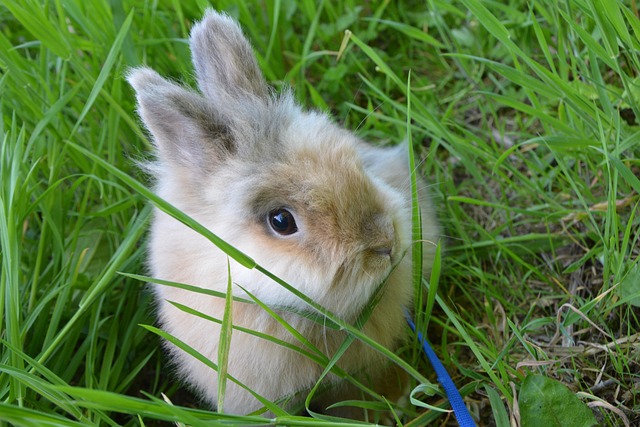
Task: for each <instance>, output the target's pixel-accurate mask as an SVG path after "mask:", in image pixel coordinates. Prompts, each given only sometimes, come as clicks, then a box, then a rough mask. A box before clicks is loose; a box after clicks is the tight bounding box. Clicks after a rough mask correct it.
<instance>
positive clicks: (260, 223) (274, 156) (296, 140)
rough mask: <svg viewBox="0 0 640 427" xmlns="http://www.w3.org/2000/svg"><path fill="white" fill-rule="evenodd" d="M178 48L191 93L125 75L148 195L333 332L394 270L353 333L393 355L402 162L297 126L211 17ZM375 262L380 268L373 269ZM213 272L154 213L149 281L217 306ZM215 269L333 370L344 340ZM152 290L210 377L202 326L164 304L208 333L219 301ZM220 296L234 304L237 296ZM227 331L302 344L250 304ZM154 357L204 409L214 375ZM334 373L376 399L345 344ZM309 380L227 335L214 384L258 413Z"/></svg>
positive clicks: (303, 361) (399, 292)
mask: <svg viewBox="0 0 640 427" xmlns="http://www.w3.org/2000/svg"><path fill="white" fill-rule="evenodd" d="M191 46H192V51H193V58H194V62H195V64H196V71H197V74H198V82H199V89H200V91H201V93H195V92H193V91H191V90H189V89H185V88H182V87H180V86H178V85H176V84H174V83H171V82H168V81H166V80H164V79H163V78H161V77H160V76H159V75H158V74H157V73H155V72H154V71H152V70H150V69H147V68H142V69H138V70H134V71H133V72H132V73H131V74H130V75H129V81H130V82H131V84H132V85H133V86H134V88H135V89H136V93H137V98H138V104H139V112H140V115H141V117H142V119H143V121H144V122H145V124H146V125H147V127H148V129H149V131H150V132H151V134H152V135H153V137H154V143H155V145H156V147H157V151H158V163H157V164H156V165H155V166H154V167H153V170H154V171H155V174H156V178H157V186H156V192H157V193H158V194H159V195H160V196H161V197H162V198H164V199H166V200H168V201H169V202H171V203H172V204H174V205H175V206H177V207H178V208H180V209H181V210H183V211H184V212H186V213H187V214H189V215H190V216H192V217H193V218H194V219H196V220H197V221H199V222H200V223H201V224H203V225H204V226H206V227H207V228H208V229H209V230H211V231H212V232H213V233H215V234H216V235H218V236H219V237H221V238H222V239H224V240H225V241H227V242H229V243H231V244H232V245H234V247H236V248H237V249H239V250H241V251H243V252H245V253H246V254H247V255H249V256H250V257H252V258H253V259H254V260H255V261H256V262H257V263H258V264H260V265H261V266H263V267H265V268H267V269H268V270H269V271H271V272H272V273H274V274H275V275H277V276H278V277H280V278H282V279H283V280H285V281H286V282H287V283H289V284H291V285H292V286H294V287H295V288H296V289H298V290H299V291H301V292H303V293H304V294H305V295H307V296H308V297H309V298H311V299H312V300H314V301H315V302H316V303H318V304H320V305H322V306H323V307H325V308H327V309H328V310H330V311H331V312H332V313H334V314H335V315H337V316H339V317H341V318H343V319H345V320H348V321H353V320H355V318H356V316H357V315H358V314H359V313H360V311H361V310H362V309H363V308H364V307H365V306H366V305H367V303H368V302H369V300H370V299H371V297H372V295H373V293H374V291H375V290H376V289H377V287H378V285H379V284H380V283H381V282H382V281H383V279H384V278H385V277H386V276H387V275H389V273H390V272H391V269H392V267H393V265H394V264H398V265H397V267H396V268H395V270H394V271H393V273H392V274H391V275H390V276H389V278H388V280H387V282H386V285H385V286H386V287H385V288H384V295H383V298H382V300H381V301H380V302H379V304H378V305H377V306H376V308H375V310H374V313H373V315H372V316H371V318H370V320H369V321H368V323H367V324H366V325H365V327H364V331H365V333H367V334H368V335H369V336H370V337H372V338H373V339H375V340H377V341H378V342H379V343H380V344H382V345H384V346H386V347H388V348H390V349H395V348H396V347H397V345H398V344H399V343H400V342H401V341H402V338H403V336H404V334H405V330H406V327H405V324H404V318H403V310H404V308H405V307H409V306H410V304H411V297H412V293H413V289H412V285H411V277H410V273H411V264H410V261H411V255H410V250H411V198H410V192H409V182H410V181H409V175H410V173H409V170H408V164H407V163H408V162H407V159H406V154H405V150H402V149H395V148H394V149H383V148H376V147H373V146H370V145H368V144H365V143H364V142H362V141H360V140H359V139H357V138H356V137H354V136H353V135H352V134H350V133H349V132H347V131H345V130H344V129H341V128H339V127H337V126H335V125H333V124H332V123H331V122H330V121H329V119H328V118H327V117H326V116H324V115H322V114H319V113H314V112H311V113H309V112H303V111H302V110H301V109H300V107H298V106H297V105H296V104H295V103H294V102H293V100H292V97H291V95H290V94H286V93H285V94H283V95H281V96H280V97H272V96H271V95H270V94H269V90H268V88H267V86H266V82H265V81H264V78H263V77H262V75H261V73H260V70H259V68H258V66H257V63H256V61H255V58H254V57H253V54H252V52H251V48H250V45H249V44H248V42H247V40H246V39H245V37H244V35H243V34H242V31H241V30H240V28H239V27H238V26H237V24H236V23H235V22H233V21H232V20H231V19H230V18H228V17H227V16H225V15H221V14H218V13H216V12H213V11H209V12H207V14H206V16H205V18H204V19H203V21H201V22H200V23H198V24H197V25H196V26H195V27H194V29H193V31H192V36H191ZM278 207H284V208H287V209H289V210H290V211H291V212H292V213H293V214H294V216H295V218H296V223H297V224H298V232H297V233H295V234H292V235H289V236H279V235H277V233H275V232H273V231H272V230H270V229H269V226H268V225H267V223H266V219H267V218H266V214H267V212H268V211H269V209H274V208H278ZM421 207H422V221H423V230H424V238H425V239H427V240H431V241H436V239H437V236H438V232H439V231H438V227H437V223H436V221H435V220H434V218H433V213H432V209H431V208H430V206H429V201H428V197H427V196H426V195H423V197H422V199H421ZM387 249H388V250H391V255H390V256H388V255H384V252H385V250H387ZM403 255H405V256H404V258H403V257H402V256H403ZM432 255H433V248H432V247H430V246H429V245H425V247H424V258H425V260H424V263H425V266H426V268H427V269H428V268H429V266H430V263H431V259H432ZM228 262H229V259H228V257H227V255H226V254H225V253H223V252H222V251H221V250H220V249H218V248H217V247H215V246H214V245H213V244H212V243H211V242H209V241H208V240H207V239H206V238H204V237H202V236H200V235H199V234H198V233H196V232H195V231H193V230H191V229H189V228H188V227H186V226H185V225H183V224H181V223H179V222H178V221H177V220H175V219H173V218H171V217H169V216H167V215H166V214H164V213H162V212H159V211H157V212H156V214H155V217H154V220H153V224H152V230H151V240H150V254H149V267H150V269H151V272H152V274H153V276H154V277H157V278H159V279H164V280H170V281H174V282H180V283H187V284H190V285H194V286H199V287H202V288H205V289H211V290H216V291H220V292H225V291H226V287H227V280H228V274H227V266H228ZM230 271H231V278H232V280H233V282H234V283H236V284H237V285H240V286H242V287H244V288H245V289H247V290H248V291H249V292H251V293H252V294H254V295H255V296H256V297H257V298H259V299H260V300H261V301H262V302H263V303H265V304H267V305H269V306H271V307H273V308H274V309H276V310H277V309H278V308H280V310H278V313H279V315H280V316H282V317H283V318H284V319H285V320H286V321H287V322H289V323H290V324H291V325H292V326H293V327H295V328H296V330H297V331H299V332H300V333H301V334H302V335H303V336H305V337H306V339H308V340H309V341H310V342H311V343H312V344H313V345H314V346H316V347H317V348H318V349H320V350H321V351H322V352H323V353H324V354H325V355H326V356H327V357H329V358H330V357H332V356H333V354H334V353H335V351H336V349H337V348H338V346H339V345H340V344H341V343H342V341H343V340H344V338H345V337H346V335H345V334H344V332H342V331H336V330H333V329H329V328H325V327H323V326H322V325H319V324H317V323H315V322H313V321H310V320H308V319H305V318H303V317H301V316H298V315H296V314H293V313H291V312H288V311H287V310H283V309H282V308H283V307H288V308H293V309H296V310H300V311H304V310H309V307H308V306H307V304H306V303H304V302H303V301H301V300H300V299H299V298H298V297H296V296H295V295H293V294H292V293H290V292H289V291H287V290H285V289H284V288H283V287H281V286H280V285H278V284H277V283H275V282H273V281H272V280H271V279H269V278H267V277H265V276H264V275H262V274H261V273H259V272H258V271H257V270H255V269H254V270H250V269H247V268H245V267H243V266H241V265H239V264H238V263H236V262H235V261H233V260H231V261H230ZM153 289H154V293H155V297H156V301H157V310H158V315H159V320H160V323H161V325H162V327H163V328H164V330H166V331H167V332H168V333H170V334H171V335H173V336H175V337H177V338H178V339H180V340H182V341H184V342H185V343H186V344H188V345H189V346H191V347H193V348H194V349H195V350H197V351H198V352H200V353H201V354H202V355H204V356H205V357H206V358H208V359H210V360H211V361H213V362H216V363H217V354H218V336H219V332H220V328H219V326H218V324H216V323H214V322H210V321H207V320H204V319H202V318H200V317H197V316H194V315H191V314H187V313H185V312H183V311H181V310H179V309H178V308H176V307H175V306H173V305H171V304H170V303H169V302H170V301H171V302H177V303H180V304H183V305H185V306H188V307H191V308H192V309H195V310H198V311H200V312H202V313H204V314H206V315H207V316H210V317H213V318H217V319H222V317H223V310H224V300H223V299H220V298H215V297H209V296H204V295H202V294H199V293H194V292H189V291H185V290H183V289H178V288H174V287H168V286H159V285H156V286H154V287H153ZM233 292H234V294H235V295H238V296H245V297H246V294H244V292H243V291H241V289H240V287H239V286H234V289H233ZM233 319H234V324H235V325H237V326H240V327H244V328H249V329H253V330H255V331H258V332H261V333H265V334H268V335H270V336H273V337H276V338H278V339H280V340H284V341H286V342H289V343H291V344H293V345H297V346H302V344H301V343H300V342H298V340H297V339H295V338H294V337H293V335H292V334H291V333H290V332H288V331H287V330H286V329H285V328H283V327H282V326H281V325H280V324H279V323H278V322H277V321H276V320H274V319H273V318H272V317H270V316H269V315H268V314H267V313H266V312H265V311H263V310H262V309H260V308H259V307H258V306H257V305H251V304H243V303H238V302H236V303H234V310H233ZM167 347H168V349H169V351H170V353H171V355H172V358H173V360H174V362H175V365H176V366H177V367H178V369H179V372H180V373H181V374H182V376H183V377H184V379H185V380H186V381H187V382H188V383H190V384H191V385H193V386H194V387H195V388H196V389H197V390H198V391H199V392H200V393H201V395H202V396H203V397H204V398H205V399H206V400H207V401H208V402H210V403H211V404H212V405H214V406H216V405H217V403H218V398H217V375H216V372H215V371H214V370H212V369H210V368H209V367H207V366H206V365H205V364H203V363H201V362H200V361H198V360H196V359H195V358H193V357H191V356H189V355H188V354H186V353H184V352H183V351H181V350H179V349H178V348H176V347H174V346H172V345H167ZM305 350H307V351H311V350H309V349H305ZM338 365H339V366H340V367H341V368H342V369H344V370H346V371H347V372H349V373H351V374H353V375H356V376H360V377H361V378H365V379H368V380H370V383H371V385H372V386H373V387H374V388H383V389H382V390H379V391H380V392H382V393H384V392H385V391H386V390H384V387H383V386H380V384H381V383H382V382H384V377H385V375H386V373H385V372H386V367H385V360H384V358H383V357H382V356H380V355H379V354H378V353H377V352H376V351H374V350H372V349H371V348H369V347H367V346H365V345H362V344H361V343H359V342H355V343H354V344H352V345H351V347H350V348H349V350H348V351H347V352H346V353H345V355H344V356H343V357H342V358H341V359H340V361H339V363H338ZM322 370H323V367H322V366H320V365H319V364H317V363H315V362H314V361H312V360H310V359H308V358H306V357H305V356H303V355H301V354H299V353H297V352H295V351H293V350H291V349H288V348H285V347H282V346H279V345H277V344H274V343H272V342H269V341H268V340H264V339H261V338H258V337H255V336H252V335H250V334H247V333H244V332H240V331H237V330H234V332H233V335H232V342H231V349H230V352H229V373H230V374H231V375H232V376H233V377H235V378H237V379H238V380H239V381H241V382H242V383H244V384H245V385H246V386H248V387H249V388H250V389H251V390H253V391H255V392H257V393H258V394H260V395H262V396H264V397H265V398H267V399H269V400H272V401H275V400H278V399H281V398H285V397H287V396H291V395H293V394H295V393H298V392H301V391H304V390H306V389H308V388H309V387H311V386H313V385H314V384H315V382H316V381H317V379H318V377H319V375H320V373H321V372H322ZM329 381H336V377H334V376H331V377H330V379H329ZM226 393H227V394H226V398H225V404H224V411H226V412H230V413H249V412H252V411H255V410H257V409H259V408H260V407H261V404H260V403H259V402H258V401H257V400H256V399H255V398H254V397H253V396H252V395H251V394H250V393H249V392H247V391H245V390H243V389H242V388H241V387H239V386H237V385H235V384H233V383H229V384H228V385H227V392H226ZM389 393H392V392H391V391H389Z"/></svg>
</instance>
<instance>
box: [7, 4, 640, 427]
mask: <svg viewBox="0 0 640 427" xmlns="http://www.w3.org/2000/svg"><path fill="white" fill-rule="evenodd" d="M183 3H184V4H183ZM207 3H208V2H205V1H198V0H196V1H193V2H177V1H174V2H143V1H122V2H119V1H106V0H96V1H93V2H82V1H74V0H62V1H55V2H49V1H46V2H38V1H35V0H22V1H18V0H5V1H4V2H3V5H0V70H1V74H0V98H1V100H0V111H1V115H0V119H1V121H2V125H1V126H0V143H1V146H0V247H1V254H2V261H1V272H0V334H1V335H0V339H1V340H2V347H1V348H0V398H1V400H0V424H3V425H7V424H9V425H19V426H42V425H120V424H125V425H143V424H144V425H154V424H155V423H158V422H160V421H161V420H165V421H175V422H182V423H185V424H187V425H193V426H198V425H205V424H206V425H216V423H218V422H222V421H227V422H229V423H230V424H233V423H236V424H248V423H251V422H259V419H258V418H255V417H230V416H225V415H221V414H217V413H214V412H209V411H206V410H204V409H196V407H197V400H195V398H193V397H192V396H190V395H189V394H188V393H187V392H185V391H184V389H183V388H182V387H180V386H179V385H178V384H176V382H175V379H174V378H173V377H172V376H171V374H170V373H169V372H167V369H166V368H165V366H166V364H165V362H166V361H165V360H164V359H163V355H162V352H161V351H160V348H159V338H158V335H157V334H156V333H153V328H151V327H142V326H140V325H153V323H154V319H153V314H152V309H151V307H150V298H149V295H148V294H147V293H145V292H144V291H143V289H144V282H143V281H141V280H139V278H136V277H135V276H131V274H144V272H145V268H144V257H145V238H144V237H145V231H146V227H147V225H148V220H149V215H150V212H151V210H150V207H149V206H150V201H152V202H154V203H156V204H160V205H162V201H158V200H154V199H153V197H154V196H153V195H151V194H149V192H148V191H146V190H145V187H144V186H143V185H141V183H145V182H147V178H146V177H145V176H144V175H143V174H142V173H141V172H140V171H139V170H137V168H136V166H135V160H137V159H139V158H141V157H144V156H146V155H147V153H148V152H149V148H150V145H149V142H148V140H147V138H146V136H145V133H144V131H143V130H142V129H141V127H140V124H139V122H138V119H137V118H136V116H135V114H134V97H133V93H132V91H131V89H130V88H129V87H128V85H127V84H126V82H125V80H124V77H123V75H124V72H125V70H126V69H127V67H130V66H135V65H139V64H142V63H144V64H148V65H149V66H151V67H153V68H154V69H156V70H158V71H159V72H160V73H161V74H163V75H166V76H171V77H174V78H176V79H180V80H184V81H185V82H186V83H189V84H193V73H192V69H191V63H190V53H189V51H188V46H187V43H186V38H187V37H188V32H189V27H190V23H191V22H192V21H193V20H195V19H198V18H199V17H200V16H201V15H202V11H203V9H204V8H205V7H206V5H207ZM216 7H218V8H219V9H223V10H227V11H228V12H229V13H230V14H232V15H233V16H235V17H237V18H238V19H239V20H240V22H241V23H242V24H243V26H244V28H245V30H246V32H247V34H248V36H249V37H250V38H251V39H252V41H253V43H254V47H255V50H256V53H257V54H258V57H259V62H260V65H261V67H262V69H263V71H264V73H265V75H266V77H267V79H268V80H269V81H270V82H272V84H273V85H274V86H275V87H276V88H280V87H282V86H283V85H285V84H287V85H291V86H293V87H294V88H295V91H296V96H297V97H298V99H299V101H300V102H301V103H303V104H304V105H305V106H308V107H309V108H318V109H323V110H327V111H330V112H331V113H332V114H333V116H334V117H335V119H336V120H337V121H339V122H341V123H343V124H344V126H345V127H347V128H349V129H353V130H355V131H357V133H358V134H359V135H361V136H362V137H364V138H367V139H369V140H371V141H374V142H376V143H381V144H395V143H397V142H399V141H400V140H402V139H403V138H405V137H407V129H409V130H410V135H411V138H412V141H413V144H414V146H415V147H416V151H417V157H416V162H417V163H418V164H419V170H420V172H421V173H422V174H424V175H425V176H426V177H428V179H429V181H430V182H431V183H432V186H431V188H432V190H433V193H434V198H435V203H436V206H437V210H438V214H439V216H440V218H441V220H442V222H443V225H444V227H445V230H446V237H447V239H446V247H445V249H444V250H443V257H442V265H441V268H440V275H439V278H438V277H434V280H432V281H431V286H430V287H429V290H430V292H427V290H426V289H427V288H426V287H425V288H423V287H419V288H418V290H419V291H420V292H419V295H421V296H422V298H423V299H424V303H425V305H427V306H428V310H427V311H425V310H418V319H417V320H418V325H422V326H423V327H425V326H426V325H427V324H428V326H429V329H428V335H429V337H430V339H431V341H432V343H433V345H434V347H435V349H436V352H437V353H438V354H439V355H440V357H441V358H442V359H443V362H444V364H445V365H446V366H447V367H448V369H449V370H450V372H451V373H452V374H453V376H454V380H455V381H456V383H457V384H458V386H459V387H460V388H461V390H462V394H463V396H465V400H466V402H467V404H468V406H469V408H470V409H471V411H472V413H473V414H474V417H475V418H476V420H478V422H479V424H481V425H494V423H495V424H496V425H499V426H503V425H508V422H509V417H511V418H512V419H513V420H514V422H515V421H518V420H521V419H525V417H526V416H527V413H530V411H531V408H530V407H529V406H530V405H528V404H526V399H524V398H523V395H524V396H526V395H527V393H529V392H530V390H529V389H528V388H527V384H528V381H525V380H526V379H527V378H535V377H534V375H540V376H543V377H545V378H547V379H551V380H554V382H553V384H565V385H566V386H568V387H569V389H570V390H571V393H570V394H571V397H572V398H578V399H580V400H581V402H582V403H581V404H582V405H583V406H584V405H585V404H588V405H589V407H591V408H592V410H593V412H594V414H595V416H596V419H597V421H598V423H599V424H600V425H612V426H614V425H625V423H628V424H626V425H635V424H637V423H638V422H640V415H639V412H640V351H639V350H638V348H640V345H639V344H638V342H639V340H640V335H639V332H638V331H640V308H639V307H640V265H639V264H640V261H639V259H640V258H639V257H640V212H639V209H638V204H639V200H640V198H639V196H638V194H639V193H640V179H639V177H640V160H638V159H639V157H640V107H639V105H640V103H639V101H640V55H639V54H638V52H640V41H639V40H640V20H638V10H637V9H636V3H635V1H631V2H607V1H604V0H576V1H568V0H561V1H558V2H556V1H551V0H533V1H529V2H525V1H521V0H508V1H506V2H494V1H480V0H458V1H454V2H449V1H441V0H427V1H426V2H412V1H400V2H389V1H385V2H367V3H362V4H361V3H360V2H356V1H353V0H342V1H337V2H329V1H316V2H314V1H302V2H292V1H274V2H265V3H264V4H263V3H262V2H260V3H256V4H254V3H250V2H243V1H240V2H227V1H221V2H218V3H216ZM345 30H349V33H346V35H345ZM409 73H410V74H411V77H410V79H409V77H408V76H409ZM408 84H409V86H408ZM408 106H410V108H409V109H408ZM409 115H410V118H411V120H410V122H409V124H407V116H409ZM164 207H165V208H166V209H170V207H167V206H164ZM177 214H178V215H179V213H177ZM185 220H186V221H188V219H185ZM203 232H205V233H206V230H203ZM121 273H130V274H128V275H125V274H121ZM436 290H437V294H436V293H435V291H436ZM423 291H424V294H423ZM434 298H435V299H434ZM430 301H433V303H432V304H429V302H430ZM427 312H428V313H429V314H425V313H427ZM352 332H353V334H354V336H357V330H353V331H352ZM360 338H361V339H363V338H362V337H360ZM399 356H400V357H401V358H402V359H403V360H405V361H406V362H407V364H408V365H411V366H412V367H413V368H415V370H416V374H417V375H415V376H416V377H417V378H421V377H426V379H429V380H431V381H435V378H434V376H433V373H432V371H431V369H430V368H429V367H428V366H427V365H426V362H424V360H423V358H421V356H420V352H419V346H418V344H417V343H413V344H412V345H408V346H407V348H404V349H403V350H402V352H401V353H400V354H399ZM390 357H392V355H390ZM325 362H327V361H325ZM416 385H417V383H416ZM164 396H167V397H168V399H170V400H171V401H173V402H174V404H170V403H167V402H166V401H165V400H164V399H163V397H164ZM415 397H416V398H419V399H420V400H422V401H424V402H426V403H429V404H431V405H444V406H445V407H446V399H445V398H443V397H442V396H440V395H437V394H436V395H434V396H431V397H429V396H426V395H423V394H420V393H417V394H416V395H415ZM543 397H544V396H543ZM519 398H520V399H519ZM541 399H542V398H541ZM518 403H519V405H517V404H518ZM559 414H560V416H561V417H564V418H562V420H563V422H564V423H565V424H563V425H571V424H570V423H571V422H572V421H574V419H573V418H572V414H563V413H562V411H560V412H559ZM400 421H401V422H402V423H403V425H406V426H418V425H424V424H425V423H427V422H435V423H436V424H451V423H452V422H453V421H452V419H451V416H449V415H446V414H444V415H443V414H442V413H440V412H437V411H433V410H429V409H424V408H420V407H415V406H412V407H411V408H405V415H404V416H403V417H402V418H401V419H400ZM278 422H279V423H280V424H281V425H282V424H284V425H300V426H312V425H313V426H315V425H336V424H335V423H333V422H329V421H323V420H322V419H313V418H300V417H294V416H292V415H283V416H282V417H280V418H279V421H278ZM539 425H544V424H539Z"/></svg>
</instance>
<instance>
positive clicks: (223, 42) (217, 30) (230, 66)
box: [190, 9, 269, 115]
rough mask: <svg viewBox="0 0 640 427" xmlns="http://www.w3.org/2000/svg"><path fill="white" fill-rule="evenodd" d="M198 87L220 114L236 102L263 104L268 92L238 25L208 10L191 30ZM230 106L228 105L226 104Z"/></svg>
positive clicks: (228, 18) (251, 50)
mask: <svg viewBox="0 0 640 427" xmlns="http://www.w3.org/2000/svg"><path fill="white" fill-rule="evenodd" d="M190 43H191V54H192V59H193V63H194V65H195V68H196V74H197V77H198V86H199V87H200V90H201V91H202V93H203V94H204V95H205V96H206V97H207V98H209V99H210V100H211V101H212V102H213V103H214V104H215V105H216V106H217V107H218V108H220V109H221V110H222V112H223V113H224V112H225V111H224V110H225V108H226V107H228V108H230V109H231V111H227V113H228V114H231V115H233V114H234V112H233V107H232V105H233V104H236V103H237V102H238V101H240V102H242V101H244V102H247V101H248V102H255V101H256V100H260V101H267V100H268V97H269V90H268V87H267V82H266V81H265V79H264V77H263V75H262V72H261V71H260V68H259V67H258V62H257V61H256V57H255V55H254V53H253V49H252V48H251V45H250V44H249V41H248V40H247V39H246V37H245V36H244V34H243V33H242V30H241V29H240V27H239V26H238V24H237V23H236V22H235V21H234V20H233V19H232V18H230V17H229V16H228V15H225V14H222V13H218V12H216V11H214V10H212V9H209V10H207V11H206V13H205V16H204V18H203V19H202V21H200V22H198V23H197V24H196V25H195V26H194V27H193V29H192V30H191V41H190ZM229 103H231V105H230V104H229Z"/></svg>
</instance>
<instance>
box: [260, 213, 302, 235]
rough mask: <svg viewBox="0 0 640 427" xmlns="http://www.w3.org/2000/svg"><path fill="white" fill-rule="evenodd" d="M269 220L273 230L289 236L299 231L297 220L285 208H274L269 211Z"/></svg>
mask: <svg viewBox="0 0 640 427" xmlns="http://www.w3.org/2000/svg"><path fill="white" fill-rule="evenodd" d="M267 221H268V222H269V226H270V227H271V228H272V229H273V231H275V232H276V233H278V234H282V235H283V236H288V235H289V234H293V233H295V232H296V231H298V226H297V225H296V220H295V219H294V218H293V215H292V214H291V212H289V211H288V210H286V209H283V208H280V209H274V210H272V211H271V212H269V216H268V217H267Z"/></svg>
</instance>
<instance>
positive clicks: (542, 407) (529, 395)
mask: <svg viewBox="0 0 640 427" xmlns="http://www.w3.org/2000/svg"><path fill="white" fill-rule="evenodd" d="M518 405H519V407H520V425H521V426H522V427H590V426H592V425H595V424H596V419H595V417H594V416H593V413H592V412H591V409H590V408H589V407H588V406H587V405H586V404H585V403H583V402H582V401H581V400H580V399H578V397H577V396H576V395H575V393H574V392H572V391H571V390H569V388H567V386H565V385H564V384H562V383H560V382H558V381H556V380H552V379H551V378H547V377H544V376H542V375H529V376H528V377H527V378H525V380H524V383H523V384H522V388H521V389H520V396H519V397H518Z"/></svg>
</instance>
